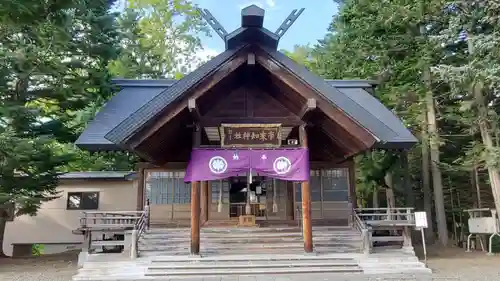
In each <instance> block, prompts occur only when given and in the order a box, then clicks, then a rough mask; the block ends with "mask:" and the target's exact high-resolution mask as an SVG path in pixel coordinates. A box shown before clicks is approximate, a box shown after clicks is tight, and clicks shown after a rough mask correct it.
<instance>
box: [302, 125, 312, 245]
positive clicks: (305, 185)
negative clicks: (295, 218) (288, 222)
mask: <svg viewBox="0 0 500 281" xmlns="http://www.w3.org/2000/svg"><path fill="white" fill-rule="evenodd" d="M299 134H300V140H301V143H302V146H303V147H304V148H307V147H308V143H307V135H306V130H305V127H304V126H300V129H299ZM308 161H309V159H308ZM302 231H303V236H304V251H305V252H306V253H311V252H312V251H313V236H312V222H311V188H310V186H309V181H308V180H307V181H304V182H302Z"/></svg>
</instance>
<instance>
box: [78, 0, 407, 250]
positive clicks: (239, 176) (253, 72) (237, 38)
mask: <svg viewBox="0 0 500 281" xmlns="http://www.w3.org/2000/svg"><path fill="white" fill-rule="evenodd" d="M202 13H204V14H203V16H204V17H205V18H206V19H208V21H209V23H210V24H211V25H212V27H214V29H215V30H216V31H217V34H218V35H220V36H221V38H223V40H224V42H225V51H224V52H222V53H221V54H219V55H217V56H216V57H214V58H213V59H211V60H209V61H208V62H206V63H204V64H203V65H201V66H200V67H199V68H197V69H196V70H194V71H192V72H191V73H189V74H187V75H186V76H185V77H184V78H182V79H180V80H169V79H159V80H149V79H132V80H131V79H115V80H114V83H115V84H116V86H117V87H119V89H120V91H119V92H118V93H117V94H116V95H115V96H114V97H113V98H111V99H110V100H109V101H108V102H107V103H106V104H105V105H104V106H103V108H102V109H101V110H100V111H99V112H98V113H97V115H96V116H95V118H94V119H93V121H91V122H90V123H89V124H88V126H87V128H86V129H85V131H84V132H83V133H82V134H81V136H80V137H79V139H78V140H77V142H76V144H77V145H78V146H79V147H80V148H82V149H85V150H89V151H128V152H130V153H133V154H135V155H137V156H138V157H139V158H140V163H138V164H137V177H138V188H137V191H138V194H137V210H143V209H144V208H145V206H148V208H149V212H150V217H149V223H150V225H151V227H152V228H153V227H155V226H158V227H174V226H175V227H181V226H185V227H190V229H191V249H190V252H191V253H192V254H198V253H199V252H200V228H203V227H207V226H210V227H217V226H235V227H237V226H245V227H268V226H279V225H288V226H297V227H301V229H302V230H301V231H302V234H303V239H304V251H305V252H311V251H313V249H314V245H313V236H314V233H313V226H316V225H318V226H320V225H345V226H347V225H348V224H349V223H351V222H350V221H349V220H350V217H351V215H352V212H353V209H354V208H356V205H357V199H356V192H355V190H356V186H355V184H356V180H355V179H356V175H355V166H354V161H353V157H354V156H356V155H359V154H360V153H363V152H365V151H369V150H372V149H392V150H398V151H403V150H405V149H409V148H411V147H412V146H413V145H414V144H415V143H416V139H415V137H414V136H413V135H412V134H411V132H410V131H409V130H408V129H407V128H406V127H405V126H404V125H403V123H402V122H401V121H400V120H399V119H398V117H396V116H395V115H394V114H393V113H392V112H391V111H390V110H389V109H387V108H386V107H385V106H384V105H383V104H382V103H380V101H378V100H377V98H376V97H375V96H374V92H375V89H376V86H377V85H376V83H374V82H372V81H365V80H325V79H323V78H321V77H319V76H318V75H316V74H314V73H312V72H311V71H309V70H308V69H306V68H305V67H304V66H302V65H299V64H298V63H296V62H295V61H293V60H292V59H290V58H289V57H287V56H286V55H284V54H283V53H282V52H280V51H278V43H279V40H280V38H281V36H283V34H284V33H285V32H286V30H287V29H288V27H289V26H290V25H291V23H293V21H294V20H295V18H296V17H297V14H296V13H295V14H293V13H292V14H291V15H290V20H285V22H284V23H283V25H282V26H281V27H280V28H279V29H278V30H277V31H276V32H271V31H269V30H268V29H266V28H264V27H263V21H264V11H263V10H262V9H260V8H258V7H256V6H250V7H247V8H245V9H243V11H242V18H241V27H240V28H238V29H236V30H235V31H233V32H231V33H228V32H226V31H225V30H224V29H223V28H222V27H221V26H220V25H219V24H218V23H217V21H216V20H215V21H214V20H212V19H213V17H211V15H210V14H209V13H207V12H203V11H202ZM338 67H342V63H341V62H339V63H338Z"/></svg>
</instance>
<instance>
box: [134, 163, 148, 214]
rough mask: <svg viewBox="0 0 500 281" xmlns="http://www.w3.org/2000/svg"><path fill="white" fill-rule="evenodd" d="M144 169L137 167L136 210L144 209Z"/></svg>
mask: <svg viewBox="0 0 500 281" xmlns="http://www.w3.org/2000/svg"><path fill="white" fill-rule="evenodd" d="M145 179H146V177H145V170H144V168H139V169H138V171H137V208H136V210H137V211H143V210H144V202H145V200H144V185H145V184H146V180H145Z"/></svg>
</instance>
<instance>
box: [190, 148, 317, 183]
mask: <svg viewBox="0 0 500 281" xmlns="http://www.w3.org/2000/svg"><path fill="white" fill-rule="evenodd" d="M250 169H252V171H253V172H256V173H258V174H259V175H261V176H267V177H271V178H276V179H281V180H287V181H306V180H309V153H308V150H307V149H305V148H298V149H253V150H236V149H235V150H222V149H220V150H214V149H212V150H210V149H193V151H192V152H191V160H190V161H189V165H188V168H187V170H186V176H185V177H184V181H185V182H192V181H205V180H220V179H225V178H228V177H234V176H238V175H245V174H246V173H247V172H248V171H250Z"/></svg>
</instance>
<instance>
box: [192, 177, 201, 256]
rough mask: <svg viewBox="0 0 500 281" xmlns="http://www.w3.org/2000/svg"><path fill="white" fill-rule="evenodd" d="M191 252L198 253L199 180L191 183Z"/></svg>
mask: <svg viewBox="0 0 500 281" xmlns="http://www.w3.org/2000/svg"><path fill="white" fill-rule="evenodd" d="M191 254H192V255H199V254H200V182H199V181H194V182H192V183H191Z"/></svg>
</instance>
